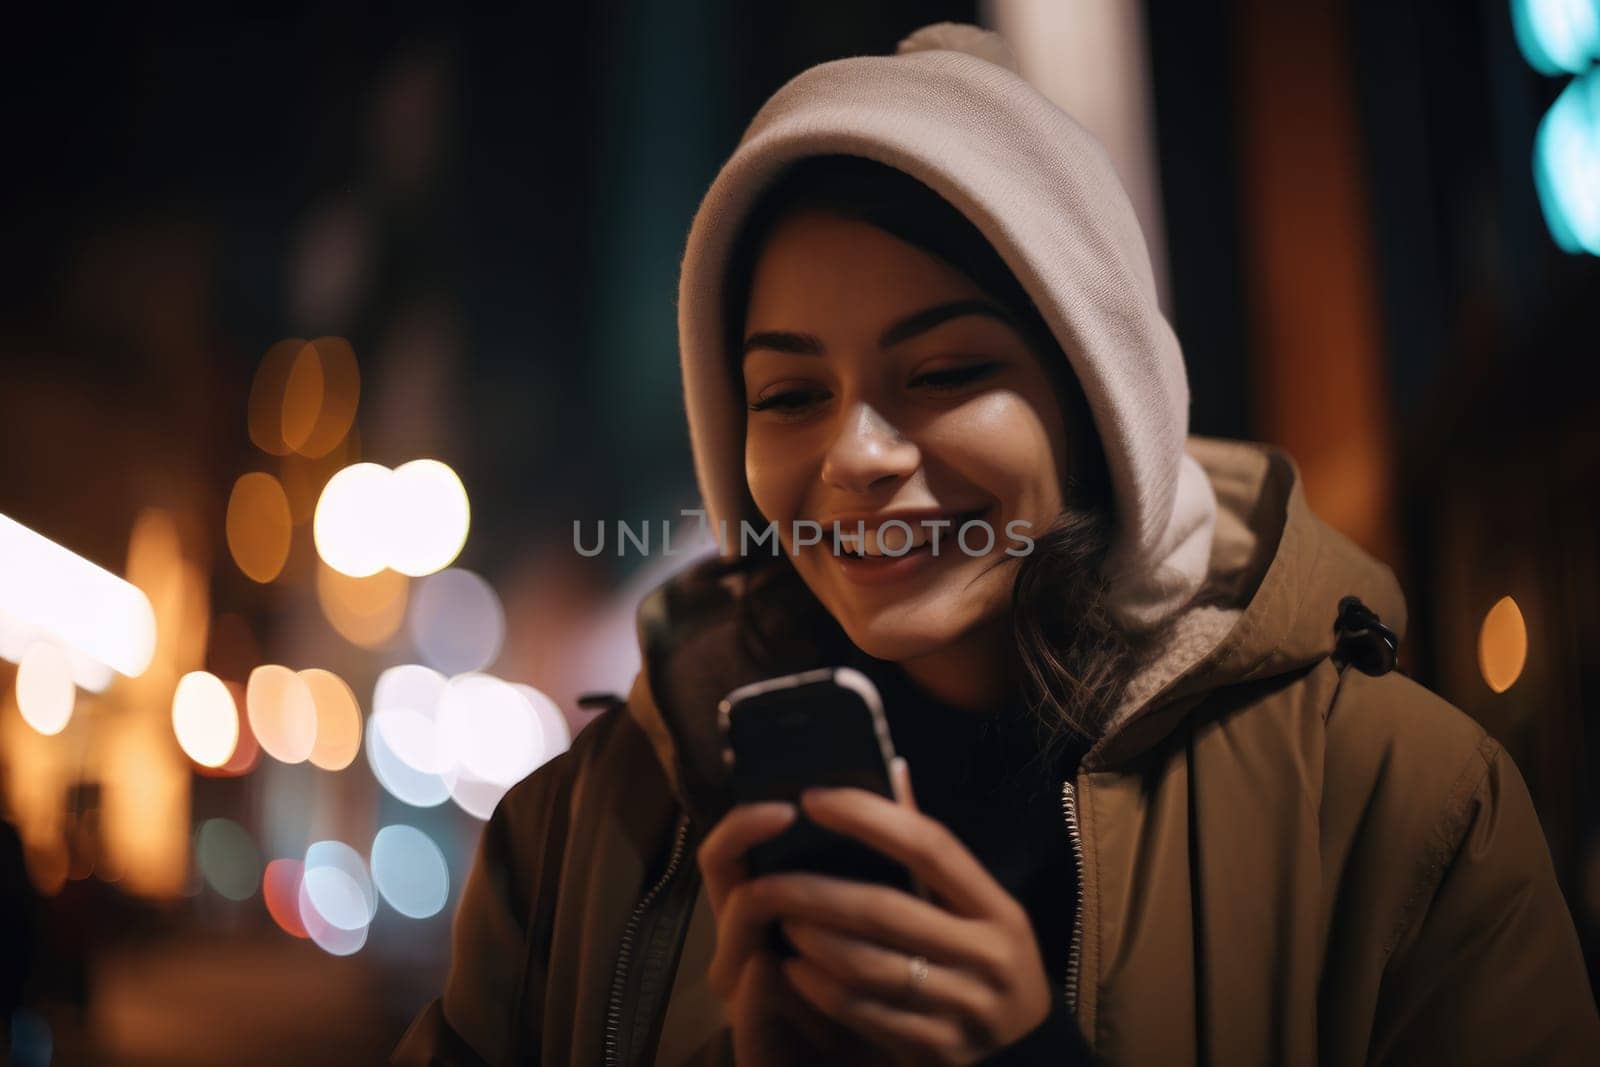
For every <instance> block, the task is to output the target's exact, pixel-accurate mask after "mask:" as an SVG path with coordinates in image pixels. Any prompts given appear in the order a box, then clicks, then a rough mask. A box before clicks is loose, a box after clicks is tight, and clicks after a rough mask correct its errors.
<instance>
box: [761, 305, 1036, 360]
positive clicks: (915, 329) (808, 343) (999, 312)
mask: <svg viewBox="0 0 1600 1067" xmlns="http://www.w3.org/2000/svg"><path fill="white" fill-rule="evenodd" d="M963 315H984V316H987V317H989V318H992V319H997V320H999V321H1000V322H1003V323H1005V324H1006V325H1007V326H1012V327H1015V325H1016V324H1015V323H1014V322H1013V321H1012V319H1011V316H1010V315H1009V314H1007V313H1006V311H1005V309H1004V308H1002V307H1000V305H998V304H996V303H994V302H992V301H989V300H982V299H977V298H973V299H968V300H952V301H950V302H949V303H945V304H935V305H934V306H933V307H930V308H923V309H922V310H921V311H917V312H914V313H912V314H910V315H907V316H906V317H905V318H903V319H901V320H900V321H899V322H896V323H895V324H894V325H892V326H890V327H889V328H888V329H887V330H884V331H883V334H882V336H880V337H879V338H878V347H879V348H890V347H892V346H894V345H897V344H900V343H901V342H902V341H909V340H910V339H911V338H913V337H915V336H917V335H918V334H921V333H926V332H928V331H929V330H931V329H933V328H934V327H935V326H940V325H943V324H944V323H946V322H949V321H950V320H951V319H957V318H960V317H962V316H963ZM758 348H765V349H770V350H772V351H774V352H786V353H789V354H790V355H797V356H820V355H822V350H823V345H822V342H821V341H819V340H818V339H817V338H816V337H815V336H813V335H811V334H809V333H795V332H794V331H792V330H761V331H758V332H756V333H753V334H751V335H750V336H749V337H746V338H745V339H744V345H743V346H742V349H741V352H740V355H741V357H742V356H748V355H749V354H750V353H751V352H753V351H755V350H756V349H758Z"/></svg>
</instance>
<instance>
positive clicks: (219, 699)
mask: <svg viewBox="0 0 1600 1067" xmlns="http://www.w3.org/2000/svg"><path fill="white" fill-rule="evenodd" d="M172 732H173V733H174V734H176V735H177V738H178V747H179V748H181V749H183V753H184V755H186V756H188V757H189V758H190V759H192V760H194V761H195V762H196V763H198V764H200V766H202V767H220V766H222V765H223V764H224V763H227V762H228V760H229V759H231V758H232V757H233V751H234V749H235V748H237V747H238V744H239V712H238V709H237V708H236V707H235V705H234V703H233V694H232V693H230V692H228V687H227V685H226V684H224V683H223V681H222V679H220V678H218V677H217V676H216V675H214V674H210V673H207V672H206V671H190V672H189V673H188V674H186V675H184V676H183V677H182V678H179V679H178V686H177V688H176V689H175V690H174V691H173V694H172Z"/></svg>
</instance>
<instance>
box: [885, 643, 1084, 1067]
mask: <svg viewBox="0 0 1600 1067" xmlns="http://www.w3.org/2000/svg"><path fill="white" fill-rule="evenodd" d="M856 666H858V667H859V668H860V669H861V670H862V671H863V672H864V673H866V674H868V675H870V676H871V678H872V680H873V681H874V682H876V683H877V684H878V688H879V691H880V692H881V693H882V695H883V703H884V713H885V716H886V717H887V719H888V722H889V734H890V738H891V739H892V741H893V743H894V748H895V751H896V753H897V754H899V755H901V756H904V757H905V759H906V762H907V763H908V764H909V765H910V768H911V789H912V793H913V794H914V796H915V797H916V801H917V807H918V808H919V809H921V811H922V812H923V813H924V814H926V815H929V816H931V817H932V818H935V819H938V820H939V821H940V822H942V823H944V824H945V826H947V827H949V828H950V830H951V831H952V832H953V833H954V834H955V835H956V837H958V838H959V839H960V840H961V842H962V843H963V844H965V845H966V847H967V849H968V850H969V851H971V852H972V854H973V855H974V856H975V857H977V859H978V860H979V861H980V862H981V863H983V865H984V867H986V868H987V869H988V871H989V873H990V874H991V875H993V876H994V878H995V880H996V881H997V882H999V883H1000V884H1001V885H1002V886H1004V887H1005V888H1006V890H1007V891H1008V892H1009V893H1010V894H1011V895H1012V896H1013V897H1015V898H1016V899H1017V901H1018V902H1019V903H1021V904H1022V906H1023V908H1024V909H1025V910H1026V911H1027V913H1028V919H1029V921H1030V922H1031V923H1032V925H1033V931H1034V936H1035V937H1036V938H1037V940H1038V943H1039V955H1040V958H1041V959H1042V960H1043V961H1044V967H1045V973H1046V974H1048V975H1049V977H1050V985H1051V989H1052V991H1053V1005H1054V1007H1053V1008H1052V1011H1051V1014H1050V1017H1049V1018H1048V1019H1047V1020H1046V1021H1045V1022H1044V1023H1043V1024H1042V1025H1041V1026H1040V1027H1039V1028H1038V1029H1036V1030H1034V1031H1033V1032H1032V1033H1030V1034H1029V1035H1027V1036H1026V1037H1024V1038H1023V1039H1022V1040H1020V1041H1019V1042H1017V1043H1016V1044H1013V1045H1011V1046H1010V1047H1008V1048H1006V1049H1004V1050H1002V1051H1001V1052H1000V1053H997V1054H996V1055H995V1056H993V1057H991V1058H990V1059H988V1060H985V1061H984V1062H985V1063H987V1064H1031V1063H1054V1064H1071V1063H1088V1062H1089V1056H1088V1050H1087V1048H1086V1046H1085V1045H1084V1043H1083V1039H1082V1037H1081V1035H1080V1034H1079V1031H1078V1028H1077V1024H1076V1021H1075V1020H1074V1019H1073V1018H1072V1015H1071V1013H1070V1012H1069V1011H1068V1010H1067V1008H1066V1001H1065V981H1066V973H1067V958H1068V955H1069V953H1070V951H1071V944H1072V924H1073V918H1074V915H1075V914H1076V910H1077V899H1078V898H1077V891H1078V871H1077V863H1076V860H1075V857H1074V855H1073V851H1072V843H1071V839H1070V837H1069V835H1068V832H1067V824H1066V815H1065V810H1064V808H1063V804H1062V783H1063V782H1064V781H1065V780H1066V779H1067V778H1068V777H1069V776H1070V775H1071V774H1072V773H1073V771H1074V770H1075V768H1076V766H1077V761H1078V759H1079V758H1080V757H1081V755H1082V752H1083V750H1084V747H1085V746H1083V745H1082V744H1081V742H1077V741H1075V742H1074V743H1072V744H1070V745H1067V746H1063V749H1062V751H1061V754H1060V755H1059V756H1057V757H1055V758H1053V759H1051V760H1049V761H1048V762H1047V761H1046V760H1045V759H1043V758H1041V745H1040V739H1039V734H1038V732H1037V726H1036V724H1035V722H1034V720H1033V717H1032V715H1031V714H1029V712H1028V711H1027V710H1026V709H1025V708H1021V707H1008V708H1007V709H1006V710H1005V711H1003V712H999V713H994V714H984V713H981V712H973V711H968V710H965V709H962V708H955V707H950V706H948V705H946V704H943V703H941V702H939V701H936V700H934V699H932V698H931V697H929V696H928V695H927V694H926V693H924V692H922V691H921V690H919V689H917V688H915V687H914V686H913V685H912V683H911V682H910V680H909V679H907V678H906V677H905V674H904V672H903V671H901V670H900V668H899V667H898V666H896V665H894V664H886V663H883V662H880V661H871V662H870V663H858V664H857V665H856Z"/></svg>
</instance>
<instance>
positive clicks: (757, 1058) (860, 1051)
mask: <svg viewBox="0 0 1600 1067" xmlns="http://www.w3.org/2000/svg"><path fill="white" fill-rule="evenodd" d="M794 818H795V808H794V805H792V804H782V803H765V804H739V805H736V806H735V807H734V808H733V809H732V810H730V811H729V812H728V813H727V814H726V815H725V816H723V818H722V819H721V821H719V822H718V823H717V825H716V826H715V827H713V828H712V830H711V832H710V833H709V834H707V835H706V839H705V841H703V842H702V843H701V845H700V849H699V853H698V859H699V863H700V870H701V874H702V876H703V878H704V882H705V887H706V894H707V896H708V897H709V898H710V902H711V910H712V912H713V914H715V915H716V917H717V950H716V955H715V956H714V957H713V958H712V961H711V968H710V975H709V978H710V984H711V988H712V991H713V992H715V993H716V994H717V996H718V997H720V998H721V999H722V1002H723V1004H724V1005H725V1006H726V1008H727V1011H728V1019H729V1022H730V1024H731V1025H732V1028H733V1049H734V1062H736V1063H738V1064H739V1065H740V1067H788V1065H790V1064H795V1065H800V1064H807V1065H809V1064H814V1063H819V1062H828V1063H839V1064H845V1063H852V1062H854V1063H863V1064H866V1063H876V1062H879V1061H880V1060H881V1058H882V1057H881V1055H880V1054H878V1053H877V1052H876V1050H874V1049H873V1048H872V1046H871V1045H870V1043H868V1042H866V1041H864V1040H863V1039H861V1038H860V1037H859V1036H858V1035H857V1034H856V1033H855V1032H854V1031H852V1030H850V1029H848V1028H847V1027H844V1026H841V1025H839V1024H838V1023H835V1022H833V1021H832V1020H830V1019H829V1018H828V1017H827V1016H825V1015H824V1014H822V1013H821V1012H820V1011H818V1010H817V1008H816V1007H815V1006H814V1005H813V1004H812V1003H811V1002H810V1001H808V1000H807V999H806V998H804V997H803V996H801V995H800V994H799V992H798V991H797V990H796V989H795V988H794V987H793V986H791V985H789V983H788V981H787V980H786V979H785V977H784V975H783V972H782V971H781V970H779V967H778V958H777V956H776V955H775V954H774V953H773V951H772V949H771V945H770V942H769V941H768V937H767V935H768V930H769V928H770V926H771V923H772V921H773V919H774V916H773V915H772V914H771V913H770V912H767V911H765V910H762V909H761V908H760V907H759V906H756V905H758V904H759V901H758V900H757V899H755V898H753V897H751V896H750V895H749V893H748V891H747V887H748V886H750V885H751V884H753V883H752V881H751V880H749V879H748V875H747V871H746V869H745V861H744V854H745V851H746V850H747V849H749V848H750V846H752V845H754V844H757V843H759V842H761V841H765V840H767V839H768V838H771V837H775V836H777V835H778V834H779V833H781V832H782V831H783V829H784V828H785V827H787V826H788V825H789V824H790V823H791V822H793V821H794ZM767 877H768V878H770V877H774V876H771V875H769V876H767ZM762 881H765V879H764V878H758V879H755V880H754V882H762Z"/></svg>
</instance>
